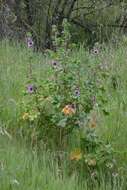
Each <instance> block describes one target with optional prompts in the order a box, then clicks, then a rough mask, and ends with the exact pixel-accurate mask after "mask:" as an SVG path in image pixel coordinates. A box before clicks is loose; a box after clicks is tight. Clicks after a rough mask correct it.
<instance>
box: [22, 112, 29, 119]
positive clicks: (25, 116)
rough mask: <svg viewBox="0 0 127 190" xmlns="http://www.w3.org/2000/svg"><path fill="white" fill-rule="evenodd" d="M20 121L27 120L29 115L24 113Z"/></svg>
mask: <svg viewBox="0 0 127 190" xmlns="http://www.w3.org/2000/svg"><path fill="white" fill-rule="evenodd" d="M22 119H23V120H27V119H29V113H27V112H25V113H24V114H23V116H22Z"/></svg>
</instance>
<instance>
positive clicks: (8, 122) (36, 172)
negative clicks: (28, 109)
mask: <svg viewBox="0 0 127 190" xmlns="http://www.w3.org/2000/svg"><path fill="white" fill-rule="evenodd" d="M126 52H127V48H126V47H124V46H122V45H119V46H118V48H117V49H115V48H112V47H110V48H108V47H107V48H105V49H103V50H102V52H101V54H100V55H98V56H92V55H90V54H89V53H88V51H85V50H84V49H83V48H80V49H79V50H76V51H74V52H72V56H76V57H78V58H79V59H80V60H81V62H82V67H86V72H87V67H88V66H89V64H92V63H93V62H98V63H101V62H102V61H105V63H107V64H108V65H109V66H110V69H109V77H108V79H107V80H106V81H105V83H106V92H107V95H108V104H107V109H108V111H109V115H108V116H105V115H103V114H102V113H101V112H99V113H100V117H99V122H98V123H99V124H98V127H97V132H98V134H99V135H100V137H101V138H103V139H104V140H105V141H106V142H110V143H111V144H112V145H113V147H114V148H115V150H116V151H117V159H118V163H119V165H120V166H121V167H124V168H125V169H126V164H127V148H126V142H127V140H126V139H127V53H126ZM47 62H48V57H47V56H44V55H43V53H41V52H40V53H33V52H31V51H29V50H27V49H26V48H25V47H24V45H22V44H14V43H13V44H10V43H9V42H5V41H4V42H1V43H0V129H4V128H6V130H7V131H8V132H9V133H10V134H11V135H13V132H14V133H15V131H18V130H17V129H18V122H17V120H18V118H19V115H20V106H19V100H20V97H21V96H22V92H23V90H24V88H25V84H26V80H27V78H28V75H29V64H30V63H31V64H32V71H33V75H34V76H36V77H37V78H38V80H45V78H48V76H49V72H50V71H49V70H48V66H47ZM84 75H85V73H84ZM113 80H115V82H116V88H115V87H114V86H113ZM7 136H8V135H7ZM9 137H10V136H9ZM63 164H64V165H63V167H64V168H65V169H64V170H65V171H64V174H63V175H62V176H60V175H59V167H58V163H57V162H56V161H55V159H54V158H52V156H51V154H49V153H47V152H45V151H43V150H42V152H41V154H39V156H38V153H37V151H36V150H34V151H33V150H30V148H28V147H27V148H26V146H25V145H24V144H22V143H20V142H18V143H17V141H12V140H8V139H7V137H6V138H5V137H2V136H0V190H10V189H14V190H15V189H16V190H17V189H21V190H27V189H29V190H41V189H44V190H57V189H60V188H61V190H64V189H68V190H72V189H76V190H80V189H81V190H87V189H89V188H90V186H88V183H87V181H86V179H84V181H82V183H81V182H80V183H78V182H77V175H78V174H76V173H74V175H73V176H70V177H68V175H67V171H66V167H67V163H66V160H64V161H63ZM124 177H125V176H122V179H121V181H116V182H115V181H114V186H112V183H111V182H110V180H109V182H106V181H105V180H104V178H103V175H102V176H101V178H102V179H101V181H102V182H101V184H100V185H98V184H97V185H95V186H94V189H95V190H99V189H100V190H104V189H105V190H106V189H107V190H110V189H111V190H113V189H114V190H117V189H118V190H124V189H126V188H127V187H126V183H125V179H124Z"/></svg>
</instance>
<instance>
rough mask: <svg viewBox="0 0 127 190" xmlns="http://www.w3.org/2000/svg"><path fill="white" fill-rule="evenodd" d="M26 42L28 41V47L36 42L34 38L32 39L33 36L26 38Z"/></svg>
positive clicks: (31, 46)
mask: <svg viewBox="0 0 127 190" xmlns="http://www.w3.org/2000/svg"><path fill="white" fill-rule="evenodd" d="M26 43H27V47H28V48H33V46H34V42H33V40H32V38H31V37H27V38H26Z"/></svg>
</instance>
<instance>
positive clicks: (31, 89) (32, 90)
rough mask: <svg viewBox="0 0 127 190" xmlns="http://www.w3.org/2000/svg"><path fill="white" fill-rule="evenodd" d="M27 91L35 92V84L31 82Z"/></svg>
mask: <svg viewBox="0 0 127 190" xmlns="http://www.w3.org/2000/svg"><path fill="white" fill-rule="evenodd" d="M27 91H28V93H30V94H32V93H34V92H35V86H34V85H32V84H30V85H29V86H28V87H27Z"/></svg>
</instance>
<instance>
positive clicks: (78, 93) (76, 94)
mask: <svg viewBox="0 0 127 190" xmlns="http://www.w3.org/2000/svg"><path fill="white" fill-rule="evenodd" d="M74 95H75V97H80V90H79V88H76V89H75V92H74Z"/></svg>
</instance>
